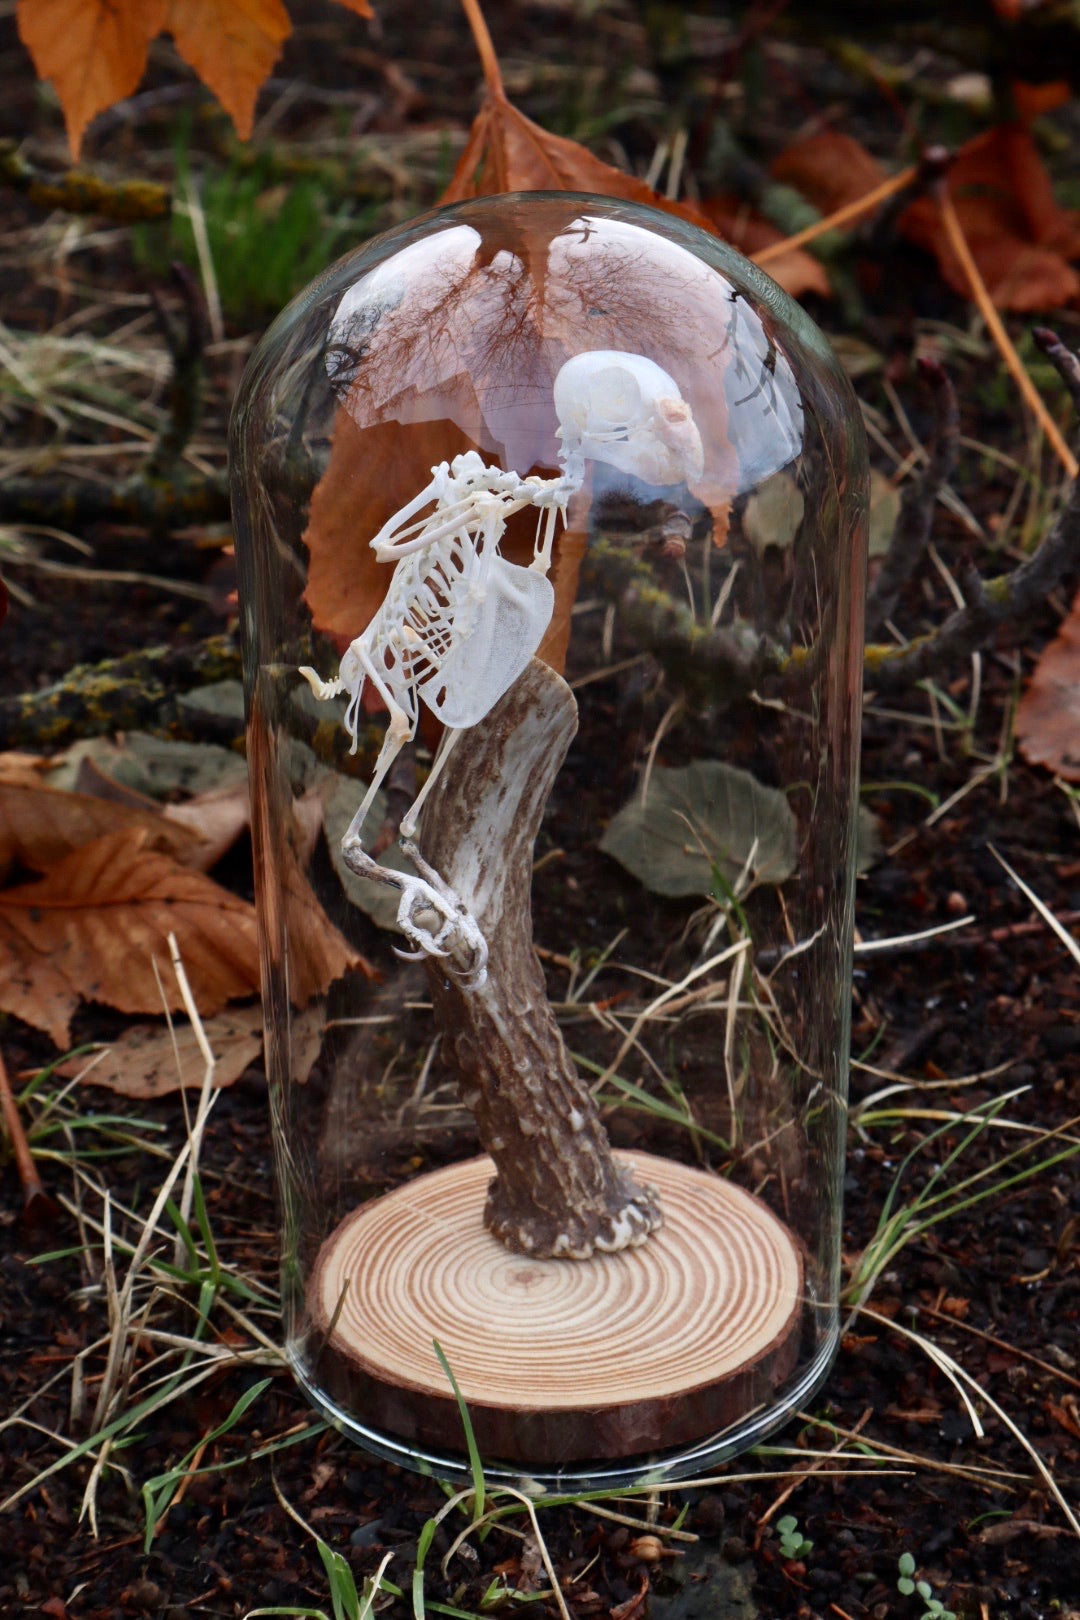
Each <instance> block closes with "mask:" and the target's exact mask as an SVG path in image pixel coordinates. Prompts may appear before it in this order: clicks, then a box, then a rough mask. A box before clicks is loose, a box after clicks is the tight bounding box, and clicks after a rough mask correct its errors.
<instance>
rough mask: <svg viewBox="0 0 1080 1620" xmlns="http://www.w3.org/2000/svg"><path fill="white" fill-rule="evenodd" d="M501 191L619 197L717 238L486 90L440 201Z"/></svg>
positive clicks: (704, 222) (706, 224)
mask: <svg viewBox="0 0 1080 1620" xmlns="http://www.w3.org/2000/svg"><path fill="white" fill-rule="evenodd" d="M505 191H585V192H595V193H596V194H597V195H599V196H602V197H622V198H624V199H625V200H626V201H628V202H636V203H645V204H647V205H648V206H649V207H650V208H660V209H662V210H663V211H664V213H667V214H675V215H677V217H678V218H679V219H686V220H689V221H690V222H691V224H693V225H699V226H700V227H701V228H702V230H706V231H708V232H709V233H710V234H711V235H713V236H715V235H717V234H718V233H717V231H716V227H715V226H714V225H713V223H712V221H711V220H710V219H709V218H708V216H707V215H706V214H703V213H702V212H701V210H700V209H699V208H695V207H694V206H693V205H692V204H690V203H680V202H672V201H671V200H670V198H668V197H663V196H661V194H660V193H659V192H658V191H654V190H653V188H652V186H650V185H647V184H646V182H645V181H644V180H638V179H637V178H636V176H634V175H632V174H624V173H623V171H622V170H621V169H616V168H613V167H612V165H611V164H610V163H605V162H604V161H603V159H602V158H598V157H594V155H593V154H592V152H590V151H589V150H588V148H587V147H584V146H581V145H579V144H578V142H577V141H570V140H567V139H566V137H565V136H563V135H550V134H549V133H548V131H547V130H546V129H542V128H541V126H540V125H539V124H534V123H533V121H532V119H531V118H526V116H525V114H524V113H523V112H520V111H519V110H518V108H517V107H515V106H514V104H513V102H511V101H509V100H508V99H507V97H506V95H505V94H504V93H502V92H501V91H496V90H494V89H492V87H491V86H489V87H488V89H487V90H486V92H485V95H484V100H483V103H482V105H481V108H480V111H479V113H478V114H477V115H476V118H475V120H474V122H473V126H472V129H471V130H470V131H469V139H468V142H467V143H466V146H465V150H464V152H462V154H461V157H460V158H459V159H458V165H457V168H456V169H455V170H454V173H453V177H452V178H451V181H450V184H449V185H448V186H447V188H446V190H445V191H444V192H443V195H442V198H441V199H440V200H441V201H442V202H443V203H452V202H464V201H465V200H466V199H467V198H470V197H491V196H495V195H496V194H498V193H500V192H505Z"/></svg>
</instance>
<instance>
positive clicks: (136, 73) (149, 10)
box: [15, 0, 168, 158]
mask: <svg viewBox="0 0 1080 1620" xmlns="http://www.w3.org/2000/svg"><path fill="white" fill-rule="evenodd" d="M167 9H168V0H18V3H17V5H16V8H15V17H16V21H17V23H18V27H19V38H20V39H21V40H22V42H23V44H24V45H25V46H26V48H27V50H28V51H29V52H30V55H31V57H32V58H33V62H34V68H35V71H36V72H37V75H38V78H39V79H48V80H49V81H50V83H51V84H52V85H53V87H54V89H55V90H56V94H57V96H58V97H59V98H60V105H61V107H62V108H63V111H64V121H65V123H66V124H67V131H68V140H69V141H70V143H71V151H72V156H73V157H76V158H77V157H78V156H79V150H80V148H81V146H82V138H83V134H84V132H85V130H86V126H87V124H89V122H90V120H91V119H92V118H95V117H96V116H97V114H98V113H100V112H104V111H105V109H106V107H112V106H114V105H115V103H116V102H118V101H123V99H124V98H125V96H130V95H131V94H132V92H133V91H134V90H136V89H137V88H138V84H139V80H140V79H141V78H142V76H143V73H144V71H145V69H146V53H147V50H148V48H149V45H150V41H151V40H152V39H154V38H155V37H156V36H157V35H158V34H160V32H161V30H162V28H163V27H164V26H165V16H166V12H167Z"/></svg>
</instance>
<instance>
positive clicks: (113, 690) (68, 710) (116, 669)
mask: <svg viewBox="0 0 1080 1620" xmlns="http://www.w3.org/2000/svg"><path fill="white" fill-rule="evenodd" d="M239 675H240V654H239V651H238V650H237V646H236V642H235V638H234V637H232V636H228V635H221V636H210V637H208V638H207V639H206V640H205V641H200V642H196V643H194V645H189V646H186V647H151V648H148V649H147V650H146V651H144V652H137V653H131V654H129V655H128V656H127V657H124V658H109V659H106V660H105V661H104V662H103V663H100V664H79V665H76V667H75V668H74V669H72V670H71V671H70V672H69V673H68V674H67V675H66V676H65V677H64V679H63V680H62V681H60V682H58V683H57V684H56V685H55V686H49V687H46V688H45V689H44V690H43V691H35V692H23V693H20V694H19V695H18V696H17V697H6V698H0V747H3V748H24V747H38V748H40V747H48V748H49V749H55V748H64V747H66V746H67V744H68V743H71V742H74V741H75V740H76V739H77V738H79V737H96V736H100V735H101V733H102V732H106V731H131V730H145V729H148V728H149V729H150V730H159V729H160V728H161V727H162V726H163V725H170V732H171V734H173V735H179V734H181V733H182V732H183V731H184V730H185V727H184V724H183V721H182V719H180V716H179V712H178V710H177V708H176V697H177V694H178V693H180V692H183V691H185V690H186V689H188V688H190V687H194V686H200V685H204V686H205V685H209V684H211V683H213V682H217V681H224V680H236V679H238V678H239ZM178 719H180V731H179V732H176V731H174V730H173V729H172V726H173V725H174V724H175V722H176V721H177V720H178Z"/></svg>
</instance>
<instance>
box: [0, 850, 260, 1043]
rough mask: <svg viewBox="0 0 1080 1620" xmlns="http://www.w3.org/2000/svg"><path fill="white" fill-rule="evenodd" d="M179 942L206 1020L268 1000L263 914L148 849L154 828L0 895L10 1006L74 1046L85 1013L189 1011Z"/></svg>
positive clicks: (3, 994)
mask: <svg viewBox="0 0 1080 1620" xmlns="http://www.w3.org/2000/svg"><path fill="white" fill-rule="evenodd" d="M170 933H171V934H174V935H175V936H176V940H177V944H178V946H179V949H180V953H181V955H182V957H183V960H184V967H185V970H186V972H187V976H188V980H189V982H190V984H191V991H192V994H193V996H194V997H195V1002H196V1005H197V1006H198V1008H199V1011H200V1013H207V1014H209V1013H215V1012H218V1011H220V1009H221V1008H222V1007H223V1006H224V1005H225V1003H226V1002H227V1001H232V1000H236V999H239V998H242V997H245V996H250V995H253V994H254V993H255V992H256V991H257V990H258V988H259V960H258V950H257V946H256V939H255V914H254V911H253V909H252V907H251V906H250V905H248V903H247V902H246V901H244V900H240V899H238V898H237V897H236V896H235V895H232V894H229V893H228V892H227V891H226V890H225V889H222V888H220V887H219V886H218V885H217V884H216V883H213V882H212V881H211V880H210V879H209V878H207V877H204V876H203V875H202V874H201V873H199V872H192V871H189V870H188V869H187V868H185V867H181V866H178V865H177V864H176V862H175V861H173V860H171V859H170V858H169V857H168V856H167V855H163V854H161V853H160V852H158V851H156V850H154V849H152V848H150V847H149V833H148V832H147V829H146V828H144V827H133V828H130V829H128V830H126V831H124V832H114V833H111V834H109V835H108V836H106V837H104V838H98V839H96V840H95V841H94V842H93V843H90V844H87V845H85V846H84V847H83V848H81V849H78V850H75V851H74V852H73V853H71V854H70V855H67V856H65V858H64V859H63V860H61V861H59V862H58V863H57V864H56V865H55V866H53V867H52V868H51V870H50V871H49V872H48V873H47V874H46V876H45V877H43V878H40V879H39V880H37V881H36V882H34V883H26V884H21V885H20V886H18V887H17V888H13V889H7V890H5V891H4V892H3V893H0V1006H2V1007H3V1008H4V1009H5V1010H6V1011H8V1012H12V1013H14V1014H15V1015H16V1016H17V1017H19V1018H22V1019H23V1020H24V1021H25V1022H26V1023H28V1024H33V1025H34V1027H35V1028H37V1029H43V1030H45V1031H46V1033H48V1034H49V1035H50V1036H51V1037H52V1039H53V1040H54V1041H56V1043H57V1045H59V1046H64V1045H66V1044H68V1041H69V1037H70V1021H71V1015H72V1013H73V1012H74V1010H75V1008H76V1006H77V1005H78V1003H79V1002H80V1001H101V1002H104V1003H106V1004H107V1005H108V1006H111V1007H115V1008H116V1009H117V1010H118V1011H120V1012H124V1013H151V1012H157V1011H159V1010H160V1008H161V1006H162V1001H163V999H164V1001H165V1003H166V1004H167V1005H168V1006H169V1008H170V1009H171V1010H178V1009H179V1008H180V1007H181V1005H182V1001H181V998H180V992H179V988H178V986H177V985H176V982H175V979H174V977H173V974H172V972H171V971H166V972H162V973H161V986H160V987H159V984H158V980H157V978H156V977H155V974H154V968H153V963H154V960H155V959H156V960H157V961H158V962H159V964H161V965H165V966H167V964H168V956H169V951H168V936H169V934H170Z"/></svg>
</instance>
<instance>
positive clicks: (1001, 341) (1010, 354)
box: [936, 179, 1080, 478]
mask: <svg viewBox="0 0 1080 1620" xmlns="http://www.w3.org/2000/svg"><path fill="white" fill-rule="evenodd" d="M936 196H937V203H938V210H939V212H940V214H941V223H942V225H943V226H944V227H945V234H946V236H947V237H948V239H949V246H950V247H951V248H952V250H953V252H954V253H955V255H956V257H957V259H958V260H959V261H960V265H961V268H962V269H963V272H964V275H965V276H966V277H967V280H968V285H969V286H970V288H971V296H972V298H973V299H974V301H975V303H976V304H977V305H978V308H979V313H980V315H981V316H982V318H983V320H984V321H985V322H986V327H987V330H988V331H989V333H990V335H991V337H992V338H993V340H994V342H995V343H996V344H997V346H998V350H999V351H1000V354H1001V357H1002V359H1003V360H1004V362H1005V364H1006V366H1007V367H1008V369H1009V371H1010V373H1011V374H1012V376H1013V378H1014V379H1015V381H1016V385H1017V387H1018V388H1019V390H1020V392H1021V394H1022V395H1023V397H1024V399H1025V400H1026V401H1027V403H1028V405H1029V406H1030V407H1031V410H1032V411H1033V413H1034V415H1035V418H1036V420H1037V421H1038V423H1039V425H1040V427H1041V428H1042V430H1043V432H1044V433H1045V434H1046V437H1047V439H1048V440H1049V442H1050V444H1051V445H1052V446H1053V450H1054V454H1055V455H1056V456H1057V458H1058V460H1059V461H1060V462H1061V465H1062V466H1063V467H1064V468H1065V471H1066V472H1067V473H1068V475H1069V477H1070V478H1075V477H1076V474H1077V472H1078V471H1080V467H1078V464H1077V460H1076V457H1075V456H1074V455H1073V453H1072V451H1071V450H1070V449H1069V447H1068V445H1067V444H1066V443H1065V440H1064V439H1063V438H1062V436H1061V430H1060V428H1059V427H1058V425H1057V423H1056V422H1055V421H1054V418H1053V417H1052V416H1051V415H1050V412H1049V411H1048V410H1047V408H1046V406H1045V405H1044V403H1043V399H1042V395H1041V394H1040V393H1039V391H1038V389H1037V388H1036V387H1035V384H1034V383H1033V382H1032V380H1031V378H1030V376H1029V375H1028V372H1027V368H1026V367H1025V365H1024V362H1023V361H1022V360H1021V358H1020V356H1019V355H1018V354H1017V352H1016V349H1015V348H1014V346H1013V341H1012V338H1011V337H1010V336H1009V334H1008V332H1007V331H1006V330H1005V323H1004V321H1003V320H1002V319H1001V316H1000V315H999V314H998V312H997V310H996V308H995V307H994V302H993V299H992V298H991V297H990V294H989V292H988V291H987V289H986V283H985V282H984V281H983V278H982V274H981V272H980V270H979V267H978V265H977V264H976V263H975V258H974V255H973V254H972V251H971V249H970V247H969V246H968V243H967V237H966V236H965V235H964V232H963V228H962V227H961V224H960V221H959V219H958V218H957V214H956V207H955V205H954V203H953V200H952V196H951V195H950V193H949V189H948V186H947V184H946V182H945V181H944V179H942V180H941V181H939V183H938V185H937V187H936ZM1051 359H1053V356H1051ZM1059 369H1060V368H1059Z"/></svg>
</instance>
